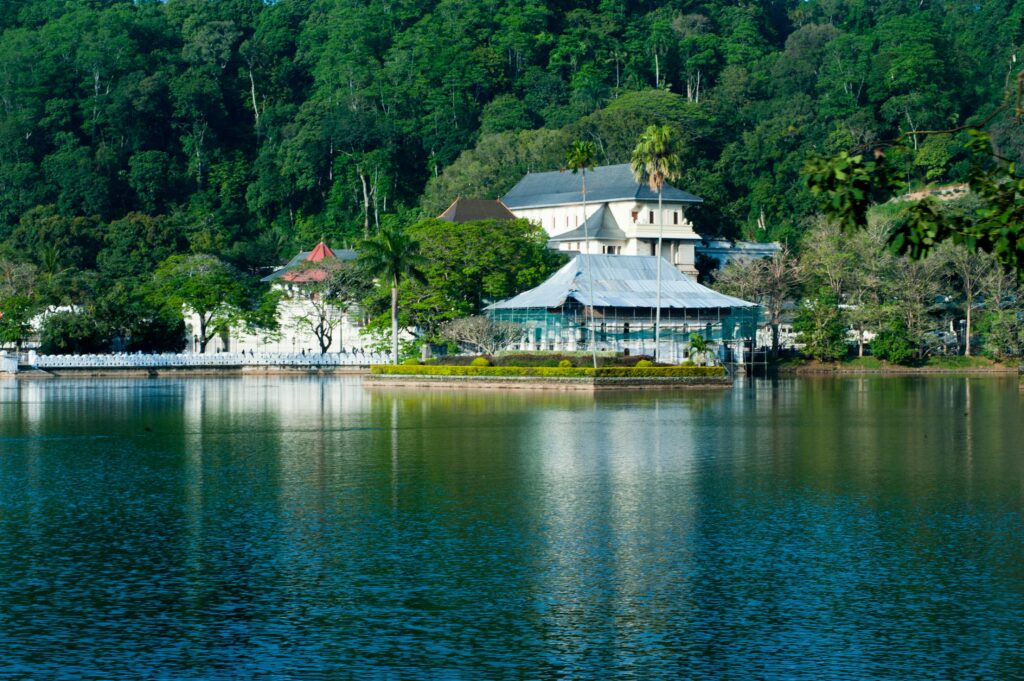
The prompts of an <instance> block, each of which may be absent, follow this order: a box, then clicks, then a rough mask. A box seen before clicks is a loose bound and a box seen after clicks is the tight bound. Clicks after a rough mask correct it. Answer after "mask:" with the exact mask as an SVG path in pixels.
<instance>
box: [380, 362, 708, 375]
mask: <svg viewBox="0 0 1024 681" xmlns="http://www.w3.org/2000/svg"><path fill="white" fill-rule="evenodd" d="M370 371H371V372H372V373H375V374H383V375H387V376H526V377H530V376H535V377H539V378H589V377H596V378H691V377H694V378H695V377H719V378H720V377H724V376H725V369H724V368H723V367H698V366H690V367H655V366H652V367H599V368H597V369H594V368H591V367H495V366H468V367H467V366H430V365H420V366H393V365H378V366H374V367H371V369H370Z"/></svg>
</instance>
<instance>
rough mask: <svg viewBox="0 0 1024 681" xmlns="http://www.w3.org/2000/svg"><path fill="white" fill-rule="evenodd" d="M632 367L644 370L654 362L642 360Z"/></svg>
mask: <svg viewBox="0 0 1024 681" xmlns="http://www.w3.org/2000/svg"><path fill="white" fill-rule="evenodd" d="M633 366H635V367H637V368H638V369H646V368H647V367H652V366H654V362H652V361H651V360H649V359H642V360H640V361H639V362H637V363H636V364H634V365H633Z"/></svg>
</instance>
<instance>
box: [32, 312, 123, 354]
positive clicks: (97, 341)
mask: <svg viewBox="0 0 1024 681" xmlns="http://www.w3.org/2000/svg"><path fill="white" fill-rule="evenodd" d="M109 349H110V341H109V339H107V338H106V337H105V336H104V334H103V331H102V329H101V328H100V326H99V325H98V324H97V321H96V319H95V318H93V316H92V315H90V314H89V313H87V312H85V311H81V312H63V311H62V312H54V313H52V314H49V315H47V316H46V318H45V319H44V320H43V322H42V323H41V324H40V328H39V351H40V352H42V353H43V354H47V355H66V354H77V355H81V354H87V353H98V352H106V351H107V350H109Z"/></svg>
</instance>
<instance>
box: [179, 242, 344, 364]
mask: <svg viewBox="0 0 1024 681" xmlns="http://www.w3.org/2000/svg"><path fill="white" fill-rule="evenodd" d="M355 258H356V252H355V251H353V250H351V249H345V250H340V251H337V252H335V251H333V250H331V248H330V247H329V246H328V245H327V244H325V243H324V242H322V241H321V242H320V243H319V244H317V245H316V247H315V248H313V250H311V251H303V252H301V253H299V254H298V255H296V256H295V257H294V258H292V259H291V260H290V261H289V262H288V264H287V265H285V266H284V267H281V268H280V269H278V270H276V271H274V272H273V273H272V274H270V275H269V276H266V277H264V278H263V281H264V282H268V283H270V284H271V285H272V286H273V287H274V288H275V289H277V290H279V291H281V292H282V293H283V294H284V298H283V299H282V300H281V302H280V303H279V304H278V308H277V320H278V323H279V324H280V330H279V331H278V332H277V333H276V334H273V335H269V334H253V333H248V332H246V330H245V329H232V330H231V332H230V333H229V334H224V335H221V336H218V337H216V338H213V339H211V340H210V342H209V343H208V344H207V346H206V351H207V352H228V351H230V352H241V351H254V352H287V353H297V352H306V353H310V352H320V341H319V339H318V338H317V336H316V334H315V333H314V331H313V328H314V326H315V325H316V324H318V323H319V324H326V325H329V326H330V334H331V342H330V345H329V346H328V352H341V351H345V350H353V349H355V350H362V349H363V343H364V338H363V336H362V335H361V334H360V333H359V332H360V330H361V329H362V328H363V319H362V312H361V310H359V309H358V308H357V307H356V306H355V305H352V306H349V307H338V306H333V305H316V304H314V303H315V301H316V300H317V296H318V295H319V294H318V293H316V292H315V291H311V290H310V287H311V286H312V285H314V284H317V283H319V282H322V281H324V280H325V279H326V278H327V276H328V272H327V269H326V267H324V268H321V267H317V264H318V263H326V262H329V261H340V262H348V261H352V260H355ZM187 323H188V324H189V325H190V328H189V330H188V334H189V338H190V339H191V340H192V341H193V342H192V343H190V345H191V347H192V348H193V351H196V352H198V343H197V341H196V339H195V338H194V331H193V329H196V328H198V326H199V324H198V320H197V319H196V317H195V315H193V316H192V318H191V319H190V320H187Z"/></svg>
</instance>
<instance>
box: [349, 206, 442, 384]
mask: <svg viewBox="0 0 1024 681" xmlns="http://www.w3.org/2000/svg"><path fill="white" fill-rule="evenodd" d="M359 261H360V263H361V264H362V265H363V267H365V268H366V271H367V272H368V273H369V274H370V275H371V276H373V277H376V278H377V279H379V280H380V281H381V282H387V284H388V285H389V286H390V287H391V362H392V363H393V364H398V287H399V286H400V285H401V284H402V282H403V281H405V280H406V279H412V280H414V281H425V279H426V277H425V276H424V274H423V269H422V268H423V267H424V266H425V264H426V263H425V261H424V258H423V256H422V255H421V254H420V244H419V242H418V241H416V240H415V239H413V238H412V237H411V236H410V235H409V234H408V232H406V231H405V230H404V229H402V227H401V226H400V225H399V224H398V223H397V222H394V221H392V222H388V223H386V224H384V225H383V226H382V227H381V229H380V231H379V232H377V234H376V235H375V236H373V237H371V238H369V239H366V240H364V241H363V242H362V246H361V247H360V253H359Z"/></svg>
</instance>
